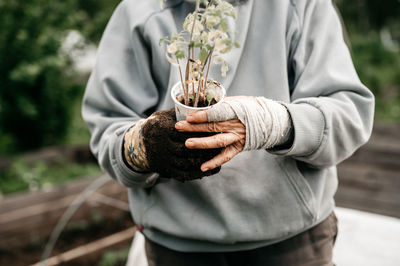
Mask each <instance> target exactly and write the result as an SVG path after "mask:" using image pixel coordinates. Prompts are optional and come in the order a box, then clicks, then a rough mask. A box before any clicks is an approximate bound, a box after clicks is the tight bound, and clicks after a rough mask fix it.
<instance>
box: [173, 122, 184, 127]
mask: <svg viewBox="0 0 400 266" xmlns="http://www.w3.org/2000/svg"><path fill="white" fill-rule="evenodd" d="M175 128H176V129H182V128H183V124H182V123H181V122H178V123H176V124H175Z"/></svg>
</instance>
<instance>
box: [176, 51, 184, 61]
mask: <svg viewBox="0 0 400 266" xmlns="http://www.w3.org/2000/svg"><path fill="white" fill-rule="evenodd" d="M175 57H176V58H178V59H182V58H185V52H184V51H183V50H178V51H176V52H175Z"/></svg>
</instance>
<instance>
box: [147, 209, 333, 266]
mask: <svg viewBox="0 0 400 266" xmlns="http://www.w3.org/2000/svg"><path fill="white" fill-rule="evenodd" d="M337 232H338V230H337V219H336V216H335V214H334V213H332V214H331V215H329V217H328V218H327V219H325V220H324V221H323V222H322V223H320V224H318V225H316V226H315V227H313V228H311V229H309V230H307V231H305V232H303V233H301V234H299V235H296V236H294V237H292V238H290V239H287V240H284V241H282V242H279V243H277V244H273V245H269V246H266V247H261V248H256V249H253V250H246V251H238V252H215V253H214V252H178V251H174V250H171V249H168V248H166V247H163V246H161V245H159V244H156V243H154V242H152V241H150V240H148V239H146V244H145V248H146V256H147V260H148V262H149V266H332V265H334V264H333V263H332V249H333V246H334V244H335V240H336V236H337Z"/></svg>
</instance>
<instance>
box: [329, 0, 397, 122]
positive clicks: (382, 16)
mask: <svg viewBox="0 0 400 266" xmlns="http://www.w3.org/2000/svg"><path fill="white" fill-rule="evenodd" d="M335 2H336V3H337V5H338V8H339V10H340V13H341V15H342V17H343V20H344V24H345V25H346V29H347V31H348V37H349V42H350V48H351V51H352V56H353V61H354V65H355V67H356V69H357V73H358V74H359V76H360V79H361V81H362V82H363V83H364V84H365V85H366V86H367V87H368V88H370V89H371V90H372V92H373V93H374V94H375V97H376V108H375V113H376V116H375V118H376V119H377V120H386V121H392V122H394V121H395V122H400V20H399V18H400V1H398V0H385V1H379V0H353V1H345V0H336V1H335ZM385 42H386V43H385Z"/></svg>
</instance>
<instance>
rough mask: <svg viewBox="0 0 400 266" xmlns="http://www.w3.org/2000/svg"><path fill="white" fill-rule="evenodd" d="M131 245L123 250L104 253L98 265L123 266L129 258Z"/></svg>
mask: <svg viewBox="0 0 400 266" xmlns="http://www.w3.org/2000/svg"><path fill="white" fill-rule="evenodd" d="M128 255H129V247H126V248H124V249H121V250H116V251H108V252H106V253H104V254H103V255H102V257H101V259H100V261H99V263H98V264H97V265H98V266H123V265H126V261H127V260H128Z"/></svg>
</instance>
